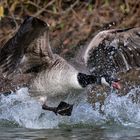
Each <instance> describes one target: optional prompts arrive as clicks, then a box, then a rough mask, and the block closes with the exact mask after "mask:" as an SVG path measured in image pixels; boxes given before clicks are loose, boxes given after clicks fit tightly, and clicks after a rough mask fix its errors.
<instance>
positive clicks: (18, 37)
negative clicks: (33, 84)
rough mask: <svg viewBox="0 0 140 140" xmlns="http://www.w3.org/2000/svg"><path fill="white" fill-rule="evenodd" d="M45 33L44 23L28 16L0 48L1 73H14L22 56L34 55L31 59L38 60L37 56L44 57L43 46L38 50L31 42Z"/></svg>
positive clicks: (46, 28)
mask: <svg viewBox="0 0 140 140" xmlns="http://www.w3.org/2000/svg"><path fill="white" fill-rule="evenodd" d="M47 31H48V25H47V24H46V23H45V22H44V21H42V20H40V19H38V18H35V17H30V16H28V17H27V18H26V19H25V20H24V22H23V23H22V24H21V26H20V28H19V30H18V32H17V33H16V34H15V36H13V37H12V38H11V39H10V40H9V41H8V42H7V43H6V44H5V45H4V46H3V47H1V48H0V68H1V70H2V72H3V73H6V74H10V73H12V72H14V71H15V69H16V68H17V67H18V66H19V64H20V63H21V61H22V60H23V58H24V56H28V57H30V55H31V54H36V55H34V56H35V57H33V58H34V59H36V60H38V58H39V57H40V56H37V55H42V56H43V55H45V52H46V49H45V48H43V47H44V46H43V47H42V48H40V46H39V45H38V46H39V47H38V48H37V47H36V46H35V45H33V44H34V43H33V42H34V41H36V40H37V39H38V38H39V37H42V36H44V34H45V33H47ZM36 43H37V42H36ZM45 47H46V46H45ZM47 53H48V52H47ZM26 54H27V55H26ZM32 60H33V59H32ZM38 61H39V60H38ZM32 64H34V62H32Z"/></svg>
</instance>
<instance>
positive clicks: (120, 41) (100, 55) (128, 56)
mask: <svg viewBox="0 0 140 140" xmlns="http://www.w3.org/2000/svg"><path fill="white" fill-rule="evenodd" d="M84 61H85V63H86V65H87V67H88V68H89V70H90V72H91V73H93V74H95V75H100V76H102V75H106V74H107V75H113V73H118V72H122V71H123V72H124V71H128V70H130V69H131V68H137V67H140V28H129V29H123V30H115V29H112V30H106V31H102V32H100V33H98V34H97V35H96V36H95V37H94V38H93V39H92V41H91V42H90V44H89V45H88V47H87V49H86V51H85V54H84Z"/></svg>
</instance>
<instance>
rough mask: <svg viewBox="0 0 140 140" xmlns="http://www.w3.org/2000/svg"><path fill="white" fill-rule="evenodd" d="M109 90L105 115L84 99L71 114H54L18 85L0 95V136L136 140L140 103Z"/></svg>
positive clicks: (21, 139)
mask: <svg viewBox="0 0 140 140" xmlns="http://www.w3.org/2000/svg"><path fill="white" fill-rule="evenodd" d="M138 91H140V88H137V89H133V90H132V91H130V92H129V93H128V94H127V95H126V96H124V97H118V96H117V95H116V94H115V93H111V94H110V95H109V97H107V98H106V100H105V104H104V115H103V114H100V113H99V111H98V107H99V105H98V104H97V105H96V106H97V107H96V109H95V110H93V108H92V106H91V105H90V104H89V103H87V102H86V101H85V100H83V101H81V102H79V103H78V104H77V105H75V106H74V109H73V113H72V116H70V117H64V116H59V115H58V116H56V115H55V114H54V113H53V112H47V111H44V110H42V109H41V105H40V103H38V102H37V101H36V100H35V99H32V98H30V96H29V95H28V90H27V89H26V88H25V89H20V90H19V91H18V92H17V93H16V94H12V95H10V96H8V97H5V96H0V140H47V139H49V140H139V139H140V104H136V103H132V100H130V98H129V95H134V96H135V94H139V93H140V92H138Z"/></svg>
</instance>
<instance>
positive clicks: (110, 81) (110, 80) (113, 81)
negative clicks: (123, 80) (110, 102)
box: [99, 75, 121, 90]
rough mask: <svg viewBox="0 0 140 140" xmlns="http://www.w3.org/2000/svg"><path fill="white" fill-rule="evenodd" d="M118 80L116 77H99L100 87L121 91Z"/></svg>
mask: <svg viewBox="0 0 140 140" xmlns="http://www.w3.org/2000/svg"><path fill="white" fill-rule="evenodd" d="M119 81H120V79H118V78H116V77H111V76H108V75H104V76H101V78H100V81H99V82H100V83H101V85H104V86H107V87H112V88H113V89H118V90H119V89H121V86H120V83H119Z"/></svg>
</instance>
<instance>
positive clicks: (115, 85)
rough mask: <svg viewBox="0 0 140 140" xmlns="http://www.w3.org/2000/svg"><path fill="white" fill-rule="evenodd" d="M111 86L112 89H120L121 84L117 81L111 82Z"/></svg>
mask: <svg viewBox="0 0 140 140" xmlns="http://www.w3.org/2000/svg"><path fill="white" fill-rule="evenodd" d="M111 86H112V87H113V88H114V89H118V90H120V89H121V85H120V83H119V82H112V84H111Z"/></svg>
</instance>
